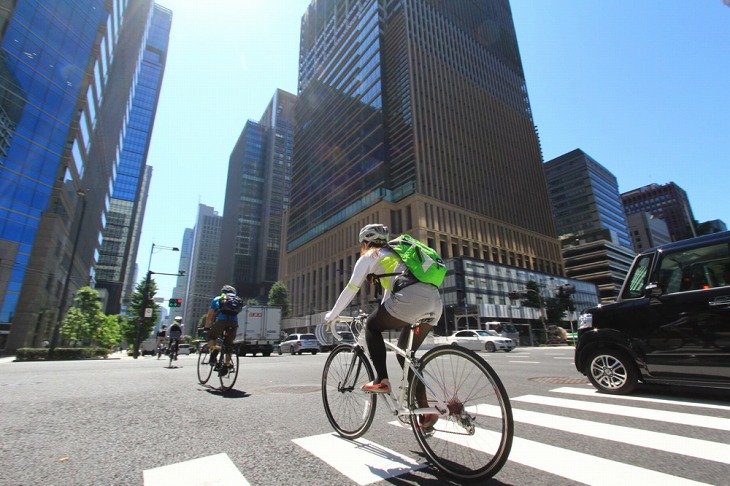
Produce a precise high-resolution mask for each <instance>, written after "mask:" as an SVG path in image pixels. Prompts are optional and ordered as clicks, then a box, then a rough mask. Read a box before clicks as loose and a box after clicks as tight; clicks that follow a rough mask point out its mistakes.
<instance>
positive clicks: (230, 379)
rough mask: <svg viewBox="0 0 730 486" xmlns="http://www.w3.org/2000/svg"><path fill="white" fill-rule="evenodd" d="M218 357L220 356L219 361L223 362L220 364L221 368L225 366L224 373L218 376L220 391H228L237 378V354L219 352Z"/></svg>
mask: <svg viewBox="0 0 730 486" xmlns="http://www.w3.org/2000/svg"><path fill="white" fill-rule="evenodd" d="M219 355H220V356H221V359H223V360H224V361H222V362H221V366H225V370H224V373H223V374H220V373H219V374H218V377H219V379H220V382H221V390H223V391H228V390H230V389H231V388H233V385H235V384H236V379H237V378H238V354H236V353H234V352H229V353H222V352H221V353H219Z"/></svg>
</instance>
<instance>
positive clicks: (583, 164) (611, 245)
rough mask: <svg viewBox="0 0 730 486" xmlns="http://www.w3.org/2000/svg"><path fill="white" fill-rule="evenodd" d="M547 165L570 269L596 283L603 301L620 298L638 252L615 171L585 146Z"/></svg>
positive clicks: (573, 275)
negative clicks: (635, 253)
mask: <svg viewBox="0 0 730 486" xmlns="http://www.w3.org/2000/svg"><path fill="white" fill-rule="evenodd" d="M544 167H545V175H546V178H547V184H548V189H549V191H550V198H551V200H552V210H553V217H554V219H555V226H556V228H557V231H558V235H559V237H560V239H561V241H562V244H563V258H564V261H565V275H566V276H567V277H571V278H575V279H578V280H584V281H586V282H591V283H594V284H595V285H596V286H597V287H598V290H599V294H600V298H601V301H602V302H611V301H613V300H615V299H616V296H617V295H618V291H619V290H620V288H621V284H622V283H623V280H624V277H625V276H626V272H627V271H628V269H629V266H630V265H631V261H632V260H633V257H634V249H633V245H632V243H631V239H630V237H629V227H628V222H627V220H626V216H625V215H624V211H623V206H622V205H621V197H620V196H619V192H618V181H617V180H616V176H614V175H613V174H612V173H611V172H610V171H608V170H607V169H606V168H605V167H604V166H602V165H601V164H599V163H598V162H596V161H595V160H594V159H593V158H592V157H590V156H589V155H588V154H586V153H585V152H583V151H582V150H580V149H576V150H573V151H571V152H568V153H567V154H563V155H561V156H559V157H556V158H554V159H552V160H549V161H547V162H545V164H544Z"/></svg>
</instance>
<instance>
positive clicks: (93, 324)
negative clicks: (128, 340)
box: [61, 286, 119, 347]
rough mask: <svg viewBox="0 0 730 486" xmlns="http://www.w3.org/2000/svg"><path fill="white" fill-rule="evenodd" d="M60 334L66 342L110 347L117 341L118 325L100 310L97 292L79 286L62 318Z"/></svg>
mask: <svg viewBox="0 0 730 486" xmlns="http://www.w3.org/2000/svg"><path fill="white" fill-rule="evenodd" d="M111 317H113V316H111ZM61 336H63V339H64V340H65V341H67V342H71V341H73V342H74V343H82V344H86V345H92V346H103V347H112V346H113V345H115V344H117V343H118V342H119V325H118V323H117V321H116V319H110V318H109V316H107V315H106V314H104V313H103V312H102V311H101V304H100V303H99V293H98V292H97V291H96V290H95V289H92V288H91V287H88V286H87V287H81V288H80V289H79V290H78V292H76V297H75V298H74V305H73V307H71V308H70V309H69V311H68V313H67V314H66V317H65V318H64V320H63V327H62V328H61Z"/></svg>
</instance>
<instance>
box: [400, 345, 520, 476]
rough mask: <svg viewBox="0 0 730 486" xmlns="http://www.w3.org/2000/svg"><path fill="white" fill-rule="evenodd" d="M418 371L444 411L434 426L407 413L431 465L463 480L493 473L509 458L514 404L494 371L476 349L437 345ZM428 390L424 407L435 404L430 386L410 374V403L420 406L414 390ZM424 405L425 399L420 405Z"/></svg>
mask: <svg viewBox="0 0 730 486" xmlns="http://www.w3.org/2000/svg"><path fill="white" fill-rule="evenodd" d="M419 371H420V372H421V374H422V375H423V376H424V377H425V378H426V382H427V383H429V384H430V385H431V387H432V388H433V389H434V390H436V392H437V393H440V394H442V395H443V398H444V399H446V400H448V401H447V402H446V405H447V408H448V411H447V415H446V416H441V417H440V418H439V420H438V421H437V422H436V423H435V424H434V425H433V427H430V428H427V429H422V428H421V427H419V416H417V415H411V426H412V428H413V433H414V434H415V436H416V440H417V441H418V444H419V445H420V446H421V449H423V452H424V453H425V454H426V456H428V458H429V459H430V461H431V463H432V464H434V465H435V466H436V467H437V468H439V469H440V470H441V471H443V472H445V473H446V474H448V475H450V476H452V477H453V478H456V479H458V480H461V481H467V482H472V481H478V480H483V479H485V478H490V477H492V476H494V475H495V474H497V473H498V472H499V471H500V470H501V469H502V467H503V466H504V464H505V463H506V462H507V459H508V457H509V453H510V450H511V448H512V439H513V437H514V420H513V418H512V406H511V404H510V400H509V396H508V395H507V391H506V390H505V388H504V385H503V384H502V381H501V380H500V379H499V376H497V373H496V372H495V371H494V369H493V368H492V367H491V366H490V365H489V364H488V363H487V362H486V361H484V359H482V358H481V357H479V355H477V354H476V353H475V352H473V351H471V350H468V349H464V348H461V347H458V346H450V345H446V346H438V347H435V348H433V349H431V350H430V351H428V352H427V353H425V354H424V355H423V358H422V359H421V363H420V366H419ZM419 385H420V388H421V390H423V389H426V393H425V396H426V399H427V402H428V405H427V406H435V405H436V400H435V399H434V395H433V393H432V391H431V390H428V389H427V388H426V387H423V385H422V383H421V381H420V380H419V378H418V377H417V376H416V375H415V374H414V375H413V376H412V377H411V380H410V385H409V395H408V401H409V405H410V406H411V407H412V409H413V408H418V406H419V405H418V399H417V394H418V388H419ZM422 404H423V403H422Z"/></svg>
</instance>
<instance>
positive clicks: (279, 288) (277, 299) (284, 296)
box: [268, 281, 289, 317]
mask: <svg viewBox="0 0 730 486" xmlns="http://www.w3.org/2000/svg"><path fill="white" fill-rule="evenodd" d="M268 305H278V306H280V307H281V315H282V317H286V316H288V315H289V289H287V288H286V285H284V282H282V281H277V282H275V283H274V285H272V286H271V290H269V302H268Z"/></svg>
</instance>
